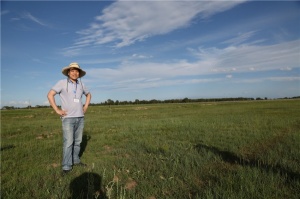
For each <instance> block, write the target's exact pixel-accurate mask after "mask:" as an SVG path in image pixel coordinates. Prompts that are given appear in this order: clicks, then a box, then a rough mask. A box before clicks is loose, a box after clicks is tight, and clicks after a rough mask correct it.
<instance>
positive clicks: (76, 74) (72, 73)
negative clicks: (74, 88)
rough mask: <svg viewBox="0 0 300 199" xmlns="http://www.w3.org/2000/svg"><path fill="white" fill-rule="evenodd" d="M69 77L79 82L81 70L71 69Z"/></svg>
mask: <svg viewBox="0 0 300 199" xmlns="http://www.w3.org/2000/svg"><path fill="white" fill-rule="evenodd" d="M68 75H69V77H70V78H71V79H73V80H77V79H78V78H79V70H78V69H76V68H71V69H70V71H69V73H68Z"/></svg>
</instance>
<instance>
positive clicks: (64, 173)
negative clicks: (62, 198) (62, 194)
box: [62, 169, 72, 176]
mask: <svg viewBox="0 0 300 199" xmlns="http://www.w3.org/2000/svg"><path fill="white" fill-rule="evenodd" d="M70 171H72V169H70V170H63V171H62V176H65V175H67V174H68V173H69V172H70Z"/></svg>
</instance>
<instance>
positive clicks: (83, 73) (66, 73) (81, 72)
mask: <svg viewBox="0 0 300 199" xmlns="http://www.w3.org/2000/svg"><path fill="white" fill-rule="evenodd" d="M71 68H75V69H77V70H79V78H80V77H83V76H85V74H86V72H85V71H84V70H82V69H81V68H77V67H69V66H67V67H64V68H63V69H62V71H61V72H62V74H64V75H65V76H67V77H69V75H68V72H69V70H70V69H71Z"/></svg>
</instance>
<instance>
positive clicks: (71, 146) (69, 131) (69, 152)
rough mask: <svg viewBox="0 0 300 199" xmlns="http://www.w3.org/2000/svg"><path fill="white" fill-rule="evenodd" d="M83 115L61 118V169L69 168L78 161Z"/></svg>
mask: <svg viewBox="0 0 300 199" xmlns="http://www.w3.org/2000/svg"><path fill="white" fill-rule="evenodd" d="M83 127H84V117H74V118H62V128H63V160H62V169H63V170H70V169H72V165H73V164H78V163H80V158H79V152H80V144H81V141H82V134H83Z"/></svg>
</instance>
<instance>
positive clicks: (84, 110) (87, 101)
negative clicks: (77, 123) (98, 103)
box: [83, 93, 92, 113]
mask: <svg viewBox="0 0 300 199" xmlns="http://www.w3.org/2000/svg"><path fill="white" fill-rule="evenodd" d="M91 99H92V95H91V93H88V94H86V100H85V105H84V107H83V112H84V113H85V112H86V111H87V109H88V107H89V105H90V102H91Z"/></svg>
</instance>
